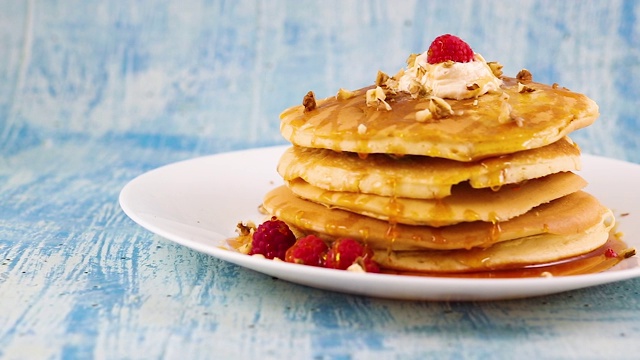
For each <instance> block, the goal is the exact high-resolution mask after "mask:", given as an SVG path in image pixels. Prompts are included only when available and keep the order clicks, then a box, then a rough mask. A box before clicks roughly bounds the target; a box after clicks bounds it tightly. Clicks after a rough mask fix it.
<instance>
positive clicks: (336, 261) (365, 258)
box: [325, 238, 380, 272]
mask: <svg viewBox="0 0 640 360" xmlns="http://www.w3.org/2000/svg"><path fill="white" fill-rule="evenodd" d="M354 263H358V264H359V265H360V266H362V268H363V269H364V270H365V271H366V272H380V268H379V267H378V264H376V263H375V262H374V261H373V250H371V249H370V248H369V247H368V246H367V245H363V244H361V243H360V242H358V241H356V240H354V239H350V238H341V239H338V240H336V241H334V242H333V244H331V248H329V251H328V252H327V259H326V261H325V266H326V267H328V268H331V269H341V270H346V269H347V268H348V267H349V266H351V265H353V264H354Z"/></svg>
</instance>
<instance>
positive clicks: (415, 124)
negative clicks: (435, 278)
mask: <svg viewBox="0 0 640 360" xmlns="http://www.w3.org/2000/svg"><path fill="white" fill-rule="evenodd" d="M496 69H497V68H494V69H493V70H494V74H495V75H496V76H497V77H498V78H499V79H500V80H501V85H500V87H499V89H497V90H495V91H490V92H487V93H485V94H482V95H480V96H474V97H472V98H469V99H461V100H456V99H449V98H444V99H443V98H439V97H436V96H433V95H432V94H429V93H426V94H421V95H420V96H416V94H411V93H408V92H402V91H394V89H390V88H389V84H391V83H392V82H390V81H389V79H391V80H392V81H393V80H394V78H393V77H391V78H389V77H388V76H385V75H384V74H382V75H380V74H379V76H378V79H377V80H376V84H375V85H373V86H370V87H367V88H363V89H359V90H355V91H345V90H342V89H341V90H340V92H339V93H338V95H337V96H336V97H331V98H327V99H323V100H318V101H316V100H315V98H314V97H313V94H312V93H311V92H310V93H309V94H307V96H306V97H305V99H304V101H303V105H300V106H294V107H292V108H289V109H287V110H285V111H284V112H283V113H282V114H281V132H282V134H283V136H284V137H285V138H286V139H287V140H289V141H290V142H291V143H292V144H293V146H292V147H291V148H289V149H288V150H286V152H285V153H284V154H283V156H282V157H281V159H280V162H279V164H278V172H279V174H280V175H281V176H282V177H283V179H284V180H285V185H283V186H281V187H278V188H276V189H274V190H272V191H271V192H269V193H268V194H267V195H266V196H265V198H264V202H263V207H264V208H265V210H266V211H267V212H268V213H269V214H271V215H274V216H277V217H278V218H279V219H281V220H283V221H285V222H287V223H288V224H289V225H290V226H291V227H293V228H295V229H298V231H300V232H302V233H304V234H316V235H318V236H321V237H323V238H326V239H327V240H330V239H336V238H340V237H351V238H355V239H359V240H361V241H363V242H365V243H367V244H368V245H369V246H370V247H371V248H372V249H373V250H374V254H375V255H374V259H375V260H376V262H378V263H379V264H380V266H381V267H382V268H383V269H388V270H392V271H407V272H424V273H461V272H477V271H490V270H501V269H514V268H523V267H528V266H534V265H539V264H549V263H553V262H557V261H560V260H563V259H569V258H573V257H576V256H580V255H582V254H586V253H589V252H591V251H593V250H595V249H597V248H600V247H602V246H603V245H604V244H605V243H606V242H607V240H608V238H609V232H610V230H611V229H612V227H613V226H614V223H615V219H614V216H613V214H612V212H611V211H610V210H609V209H607V208H606V207H604V206H603V205H602V204H600V202H599V201H598V200H597V199H596V198H594V197H593V196H591V195H589V194H588V193H586V192H584V191H582V188H584V187H585V185H586V181H585V180H583V179H582V178H581V177H580V176H578V175H576V174H575V173H574V171H577V170H579V169H580V166H581V163H580V150H579V148H578V146H577V145H576V144H574V143H573V141H572V140H571V139H569V138H568V137H567V135H568V134H569V133H571V132H572V131H574V130H577V129H580V128H583V127H585V126H588V125H590V124H592V123H593V121H594V120H595V119H596V118H597V117H598V107H597V105H596V104H595V103H594V102H593V101H592V100H590V99H589V98H587V97H586V96H584V95H582V94H578V93H574V92H571V91H569V90H567V89H565V88H561V87H558V86H557V85H555V84H554V85H553V86H547V85H543V84H540V83H536V82H533V81H532V79H531V77H530V76H529V75H530V74H528V72H526V71H523V72H521V73H520V74H518V76H517V77H516V78H510V77H506V76H502V74H501V73H500V72H499V70H496ZM380 92H383V93H384V96H378V97H377V100H378V101H377V102H376V101H373V102H372V100H371V96H372V93H373V94H374V95H375V94H378V95H380V94H381V93H380ZM425 114H426V116H425Z"/></svg>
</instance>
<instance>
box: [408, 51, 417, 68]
mask: <svg viewBox="0 0 640 360" xmlns="http://www.w3.org/2000/svg"><path fill="white" fill-rule="evenodd" d="M417 57H418V54H411V55H409V57H408V58H407V66H408V67H410V68H411V67H413V65H415V63H416V58H417Z"/></svg>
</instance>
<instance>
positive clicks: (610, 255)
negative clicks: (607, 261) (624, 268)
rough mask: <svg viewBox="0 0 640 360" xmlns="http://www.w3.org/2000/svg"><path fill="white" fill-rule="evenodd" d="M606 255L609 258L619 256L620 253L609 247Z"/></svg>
mask: <svg viewBox="0 0 640 360" xmlns="http://www.w3.org/2000/svg"><path fill="white" fill-rule="evenodd" d="M604 256H605V257H607V258H617V257H618V254H617V253H616V251H615V250H613V249H612V248H607V250H605V252H604Z"/></svg>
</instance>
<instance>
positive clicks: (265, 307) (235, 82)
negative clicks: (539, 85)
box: [0, 0, 640, 359]
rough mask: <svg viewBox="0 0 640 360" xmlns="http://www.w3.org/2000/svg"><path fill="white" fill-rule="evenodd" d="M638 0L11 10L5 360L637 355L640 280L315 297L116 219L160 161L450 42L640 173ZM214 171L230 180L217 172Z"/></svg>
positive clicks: (242, 138) (7, 3)
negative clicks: (520, 84) (416, 298)
mask: <svg viewBox="0 0 640 360" xmlns="http://www.w3.org/2000/svg"><path fill="white" fill-rule="evenodd" d="M638 16H640V3H638V2H635V1H608V2H601V1H567V2H556V1H509V2H507V1H483V2H479V1H478V2H475V1H447V2H435V1H434V2H421V1H403V2H383V1H366V2H364V1H363V2H340V1H331V2H304V3H303V2H297V1H289V2H284V1H277V2H266V1H265V2H262V1H204V0H202V1H192V0H187V1H169V0H163V1H147V0H140V1H135V2H128V1H117V2H107V1H66V0H60V1H42V2H41V1H35V0H27V1H12V0H0V310H1V311H0V357H3V358H88V357H97V358H188V359H195V358H274V359H276V358H293V357H300V358H316V359H324V358H327V359H329V358H336V359H348V358H372V357H374V356H375V357H386V358H402V359H412V358H415V359H422V358H429V357H433V358H452V359H453V358H455V359H457V358H505V359H506V358H513V357H514V356H516V355H517V356H519V357H520V358H538V357H545V358H612V357H616V358H637V356H638V354H640V341H638V339H640V311H639V310H640V295H639V292H640V280H631V281H624V282H621V283H616V284H611V285H606V286H600V287H596V288H591V289H585V290H580V291H574V292H569V293H563V294H558V295H554V296H548V297H542V298H534V299H526V300H516V301H502V302H487V303H473V302H470V303H455V302H454V303H430V302H400V301H390V300H379V299H370V298H363V297H356V296H349V295H344V294H338V293H331V292H325V291H320V290H315V289H309V288H305V287H302V286H298V285H293V284H289V283H286V282H283V281H280V280H276V279H272V278H270V277H267V276H263V275H261V274H257V273H254V272H252V271H249V270H245V269H242V268H239V267H236V266H234V265H230V264H227V263H224V262H221V261H218V260H216V259H214V258H211V257H209V256H205V255H202V254H199V253H196V252H194V251H191V250H188V249H186V248H183V247H180V246H178V245H175V244H173V243H170V242H168V241H166V240H164V239H162V238H159V237H156V236H154V235H152V234H151V233H149V232H147V231H145V230H143V229H142V228H140V227H139V226H137V225H135V224H134V223H133V222H132V221H130V220H129V219H128V218H127V217H126V216H125V215H124V214H123V213H122V212H121V210H120V207H119V205H118V203H117V196H118V193H119V191H120V189H121V188H122V187H123V186H124V184H126V182H127V181H129V180H131V179H132V178H134V177H135V176H137V175H139V174H141V173H143V172H145V171H147V170H150V169H152V168H155V167H157V166H160V165H164V164H168V163H171V162H174V161H178V160H182V159H187V158H192V157H196V156H201V155H206V154H211V153H216V152H223V151H229V150H236V149H242V148H249V147H258V146H266V145H273V144H282V143H284V141H283V139H282V138H281V137H280V134H279V132H278V124H279V123H278V117H277V116H278V113H279V112H280V111H281V110H282V109H283V108H285V107H287V106H290V105H292V104H296V103H298V102H300V99H301V97H302V95H303V94H304V93H306V92H307V91H308V90H314V91H315V92H316V94H317V95H318V96H329V95H332V94H334V93H335V92H336V90H337V89H338V88H340V87H344V88H351V89H353V88H357V87H361V86H364V85H367V84H370V83H372V82H373V80H374V78H375V74H376V72H377V71H378V70H379V69H381V70H384V71H387V72H389V73H393V72H395V71H396V70H398V69H400V68H401V67H403V66H404V60H405V58H406V57H407V55H408V54H409V53H412V52H420V51H423V50H424V49H425V48H426V47H427V46H428V43H429V42H430V40H431V39H432V38H433V37H435V36H437V35H439V34H442V33H455V34H458V35H460V36H461V37H463V38H464V39H466V40H467V41H468V42H469V43H470V44H471V45H472V46H473V47H474V50H476V51H477V52H480V53H482V54H483V55H484V56H485V57H486V58H487V59H489V60H498V61H500V62H501V63H502V64H503V65H504V66H505V72H506V73H507V74H511V75H513V74H515V73H516V72H517V71H518V70H520V69H521V68H528V69H530V70H531V72H532V73H533V75H534V78H535V79H536V80H538V81H541V82H547V83H552V82H557V83H559V84H560V85H562V86H566V87H568V88H570V89H572V90H576V91H579V92H583V93H586V94H588V95H589V96H590V97H592V98H593V99H595V100H596V101H597V102H598V104H599V105H600V111H601V118H600V119H599V120H598V121H597V122H596V124H594V125H593V126H592V127H590V128H588V129H585V130H581V131H579V132H578V133H577V134H575V136H574V139H575V140H576V141H578V142H579V143H580V145H581V147H582V149H583V151H584V152H586V153H594V154H600V155H606V156H609V157H614V158H619V159H625V160H629V161H633V162H640V140H639V139H640V137H639V134H640V121H639V120H638V115H639V110H638V99H640V84H639V81H638V80H640V25H639V23H638V21H637V17H638ZM221 171H223V170H222V169H221Z"/></svg>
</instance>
